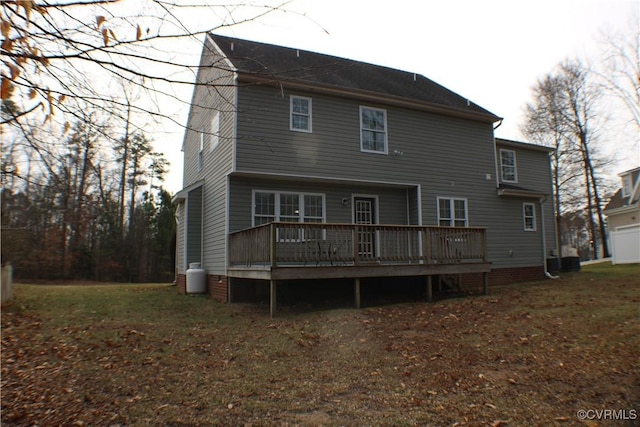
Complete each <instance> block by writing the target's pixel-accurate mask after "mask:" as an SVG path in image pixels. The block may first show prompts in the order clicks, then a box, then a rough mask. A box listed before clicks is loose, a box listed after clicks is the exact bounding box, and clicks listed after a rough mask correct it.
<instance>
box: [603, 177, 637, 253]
mask: <svg viewBox="0 0 640 427" xmlns="http://www.w3.org/2000/svg"><path fill="white" fill-rule="evenodd" d="M618 176H619V177H620V179H621V181H622V187H621V188H620V189H619V190H618V191H617V192H616V193H615V194H614V195H613V197H612V198H611V200H609V203H608V204H607V206H606V207H605V208H604V213H605V215H606V216H607V225H608V227H609V234H610V238H611V253H612V262H613V263H614V264H623V263H636V262H640V204H639V203H638V200H640V168H635V169H631V170H628V171H625V172H622V173H620V174H618Z"/></svg>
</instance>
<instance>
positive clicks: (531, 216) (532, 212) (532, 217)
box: [522, 203, 536, 231]
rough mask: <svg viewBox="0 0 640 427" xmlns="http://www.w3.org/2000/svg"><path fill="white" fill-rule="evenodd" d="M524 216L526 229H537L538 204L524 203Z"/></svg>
mask: <svg viewBox="0 0 640 427" xmlns="http://www.w3.org/2000/svg"><path fill="white" fill-rule="evenodd" d="M522 218H523V221H524V231H536V205H535V204H533V203H523V204H522Z"/></svg>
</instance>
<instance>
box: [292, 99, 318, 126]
mask: <svg viewBox="0 0 640 427" xmlns="http://www.w3.org/2000/svg"><path fill="white" fill-rule="evenodd" d="M294 99H304V100H306V101H308V102H309V115H308V117H309V129H298V128H294V127H293V115H294V114H297V115H299V116H302V115H303V114H300V113H294V112H293V100H294ZM312 117H313V104H312V99H311V98H308V97H306V96H297V95H291V96H290V97H289V130H291V131H294V132H305V133H312V131H313V119H312Z"/></svg>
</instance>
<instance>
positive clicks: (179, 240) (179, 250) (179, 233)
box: [176, 203, 186, 273]
mask: <svg viewBox="0 0 640 427" xmlns="http://www.w3.org/2000/svg"><path fill="white" fill-rule="evenodd" d="M176 217H177V219H178V221H177V224H178V225H177V227H176V268H177V269H178V272H180V273H184V271H185V269H184V266H185V262H184V256H185V253H184V236H185V229H184V226H185V219H186V218H185V204H184V203H180V204H178V206H177V208H176Z"/></svg>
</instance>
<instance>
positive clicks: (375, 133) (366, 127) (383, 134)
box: [360, 107, 387, 154]
mask: <svg viewBox="0 0 640 427" xmlns="http://www.w3.org/2000/svg"><path fill="white" fill-rule="evenodd" d="M360 149H361V150H362V151H366V152H368V153H382V154H387V112H386V110H381V109H379V108H369V107H360Z"/></svg>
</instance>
